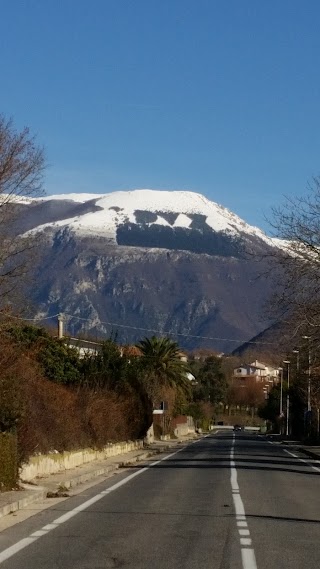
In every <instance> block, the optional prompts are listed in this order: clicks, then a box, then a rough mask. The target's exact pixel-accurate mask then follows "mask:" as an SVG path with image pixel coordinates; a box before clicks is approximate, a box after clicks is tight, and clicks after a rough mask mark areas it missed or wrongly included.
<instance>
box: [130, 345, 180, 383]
mask: <svg viewBox="0 0 320 569" xmlns="http://www.w3.org/2000/svg"><path fill="white" fill-rule="evenodd" d="M137 348H139V350H140V352H141V363H142V365H143V368H144V369H145V371H146V372H147V374H150V376H152V378H153V379H154V380H155V382H156V384H157V385H156V386H155V387H158V388H161V387H173V388H176V389H181V390H183V391H188V390H189V380H188V376H187V374H188V372H189V371H190V370H189V366H188V364H187V363H186V362H184V361H182V360H181V357H180V349H179V346H178V344H177V343H176V342H174V341H172V340H170V338H157V337H156V336H152V338H145V339H144V340H141V341H140V342H139V344H137Z"/></svg>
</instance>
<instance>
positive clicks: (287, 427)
mask: <svg viewBox="0 0 320 569" xmlns="http://www.w3.org/2000/svg"><path fill="white" fill-rule="evenodd" d="M283 363H284V364H287V381H288V391H287V421H286V423H287V425H286V436H287V437H288V436H289V416H290V391H289V390H290V361H289V360H283Z"/></svg>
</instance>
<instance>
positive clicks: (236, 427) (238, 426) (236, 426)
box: [233, 425, 242, 431]
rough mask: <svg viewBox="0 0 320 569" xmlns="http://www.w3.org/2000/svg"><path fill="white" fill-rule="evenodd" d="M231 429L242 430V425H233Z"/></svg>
mask: <svg viewBox="0 0 320 569" xmlns="http://www.w3.org/2000/svg"><path fill="white" fill-rule="evenodd" d="M233 430H234V431H242V427H241V425H234V427H233Z"/></svg>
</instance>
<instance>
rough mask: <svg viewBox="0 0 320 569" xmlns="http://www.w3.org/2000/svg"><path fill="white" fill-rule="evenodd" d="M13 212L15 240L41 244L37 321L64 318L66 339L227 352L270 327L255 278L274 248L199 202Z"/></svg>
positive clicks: (116, 202) (58, 200)
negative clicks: (158, 342)
mask: <svg viewBox="0 0 320 569" xmlns="http://www.w3.org/2000/svg"><path fill="white" fill-rule="evenodd" d="M17 207H18V208H19V212H20V213H19V219H18V226H17V227H16V228H15V230H16V231H18V233H20V234H26V233H28V232H32V233H34V232H35V233H40V234H42V235H43V236H44V237H45V245H44V246H43V247H44V249H43V255H42V260H41V263H40V267H39V269H38V270H37V273H36V281H37V286H36V287H33V289H32V291H31V293H30V294H31V295H32V299H33V302H34V306H36V307H37V309H38V313H37V314H38V315H39V316H40V315H41V316H48V315H49V316H50V314H57V313H58V312H62V313H65V314H67V315H68V317H67V318H68V321H67V323H68V326H69V328H68V331H69V333H71V334H76V333H80V332H85V333H87V334H94V335H95V336H101V335H104V336H108V335H109V334H110V333H111V332H117V333H118V336H119V339H120V340H122V341H123V342H127V343H132V342H135V341H137V340H138V339H140V338H141V337H142V336H143V335H148V330H153V331H155V332H158V333H159V334H172V335H173V336H174V337H175V338H176V339H177V340H179V342H180V344H181V345H183V346H185V347H194V346H207V347H212V348H215V349H220V350H224V351H230V352H231V351H232V350H233V349H234V348H235V347H236V345H237V344H241V343H243V342H244V341H246V340H247V339H248V338H250V337H252V336H254V335H255V334H257V333H259V332H260V331H261V330H262V329H264V328H265V327H266V326H267V325H268V324H269V322H268V321H267V320H266V319H265V318H264V319H263V318H261V314H262V308H263V305H264V303H265V301H266V298H267V297H268V294H269V292H270V283H269V282H268V281H267V279H266V278H265V277H260V278H259V279H257V276H258V275H261V274H264V273H265V267H264V265H263V261H262V260H261V258H262V257H263V252H265V251H269V250H270V248H272V249H273V250H274V248H276V247H278V246H279V244H278V243H277V242H276V241H273V240H272V239H270V238H269V237H267V236H266V235H265V234H264V233H263V232H262V231H261V230H260V229H258V228H256V227H252V226H250V225H248V224H247V223H245V222H244V221H243V220H241V219H240V218H239V217H238V216H237V215H235V214H233V213H232V212H231V211H229V210H228V209H226V208H224V207H222V206H220V205H218V204H216V203H214V202H211V201H210V200H208V199H207V198H205V197H204V196H202V195H200V194H196V193H193V192H187V191H172V192H169V191H153V190H134V191H127V192H124V191H121V192H113V193H109V194H66V195H56V196H47V197H45V198H41V199H33V200H20V202H19V204H17ZM248 252H249V253H250V254H249V255H248V254H247V253H248ZM255 253H258V255H257V256H255V255H254V254H255ZM261 254H262V255H261ZM257 259H259V260H258V261H257ZM210 338H211V339H210Z"/></svg>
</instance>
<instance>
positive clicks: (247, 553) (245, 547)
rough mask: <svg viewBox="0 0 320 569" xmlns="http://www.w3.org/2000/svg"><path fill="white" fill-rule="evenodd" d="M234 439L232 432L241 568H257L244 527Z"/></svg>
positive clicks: (246, 525) (244, 514)
mask: <svg viewBox="0 0 320 569" xmlns="http://www.w3.org/2000/svg"><path fill="white" fill-rule="evenodd" d="M235 440H236V437H235V434H233V439H232V445H231V450H230V482H231V490H232V498H233V504H234V509H235V512H236V519H237V526H238V533H239V538H240V545H241V559H242V567H243V569H257V562H256V556H255V553H254V549H253V548H252V547H251V546H252V540H251V538H250V531H249V529H245V528H248V523H247V520H246V512H245V509H244V504H243V501H242V498H241V496H240V490H239V484H238V473H237V469H236V464H235V460H234V446H235ZM243 536H246V537H243Z"/></svg>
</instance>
